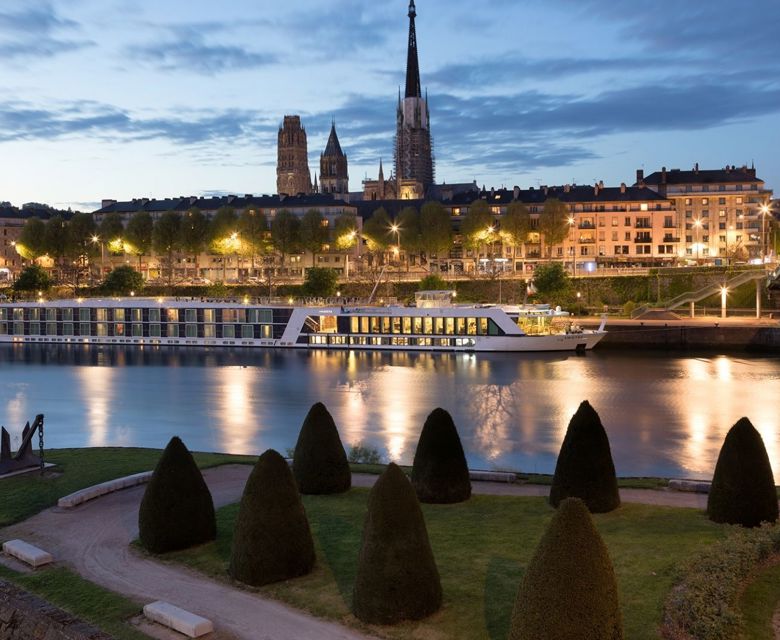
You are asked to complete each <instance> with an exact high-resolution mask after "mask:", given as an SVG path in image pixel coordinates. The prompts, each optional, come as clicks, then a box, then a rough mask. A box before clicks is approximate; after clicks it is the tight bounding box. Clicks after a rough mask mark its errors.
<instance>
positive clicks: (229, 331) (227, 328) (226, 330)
mask: <svg viewBox="0 0 780 640" xmlns="http://www.w3.org/2000/svg"><path fill="white" fill-rule="evenodd" d="M222 337H223V338H235V337H236V327H235V325H232V324H223V325H222Z"/></svg>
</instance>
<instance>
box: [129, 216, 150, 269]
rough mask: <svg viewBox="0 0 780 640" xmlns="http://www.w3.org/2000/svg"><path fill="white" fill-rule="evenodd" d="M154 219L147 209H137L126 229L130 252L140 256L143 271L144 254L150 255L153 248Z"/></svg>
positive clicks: (139, 261)
mask: <svg viewBox="0 0 780 640" xmlns="http://www.w3.org/2000/svg"><path fill="white" fill-rule="evenodd" d="M153 230H154V221H153V220H152V216H150V215H149V213H148V212H146V211H137V212H136V213H134V214H133V217H132V218H130V221H129V222H128V223H127V229H125V236H127V242H128V248H129V249H130V253H132V254H133V255H136V256H138V270H139V271H141V258H142V256H146V255H149V253H150V251H151V249H152V233H153Z"/></svg>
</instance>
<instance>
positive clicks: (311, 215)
mask: <svg viewBox="0 0 780 640" xmlns="http://www.w3.org/2000/svg"><path fill="white" fill-rule="evenodd" d="M324 222H325V218H323V217H322V213H320V211H319V209H309V210H308V211H307V212H306V213H304V214H303V217H302V218H301V229H300V234H301V246H302V247H303V248H304V249H306V250H307V251H309V252H310V253H311V266H312V267H313V266H314V259H315V255H316V254H317V252H318V251H322V245H324V244H325V243H326V242H327V241H328V228H327V226H324V224H323V223H324Z"/></svg>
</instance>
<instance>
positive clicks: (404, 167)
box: [395, 0, 434, 188]
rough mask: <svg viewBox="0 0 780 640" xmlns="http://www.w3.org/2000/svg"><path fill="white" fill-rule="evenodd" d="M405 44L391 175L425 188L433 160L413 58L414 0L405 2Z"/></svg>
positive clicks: (427, 118) (429, 181)
mask: <svg viewBox="0 0 780 640" xmlns="http://www.w3.org/2000/svg"><path fill="white" fill-rule="evenodd" d="M408 15H409V47H408V52H407V56H406V93H405V95H404V99H403V100H401V96H400V94H399V96H398V111H397V115H396V120H397V129H396V134H395V177H396V179H397V180H398V181H399V184H400V182H401V181H404V180H415V181H417V182H419V183H421V184H422V186H423V188H427V187H428V186H429V185H431V184H433V180H434V161H433V139H432V138H431V129H430V124H431V121H430V114H429V113H428V103H427V96H426V99H423V97H422V93H421V91H420V66H419V62H418V60H417V34H416V32H415V29H414V19H415V17H416V16H417V11H416V9H415V6H414V0H411V2H410V3H409V14H408Z"/></svg>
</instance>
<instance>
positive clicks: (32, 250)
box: [16, 217, 46, 260]
mask: <svg viewBox="0 0 780 640" xmlns="http://www.w3.org/2000/svg"><path fill="white" fill-rule="evenodd" d="M45 234H46V225H44V223H43V221H42V220H41V219H40V218H35V217H33V218H27V222H25V223H24V226H23V227H22V232H21V233H20V234H19V240H18V241H17V243H16V251H17V253H18V254H19V255H20V256H22V258H24V259H25V260H37V259H38V258H40V257H41V256H42V255H43V254H44V253H46V235H45Z"/></svg>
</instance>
